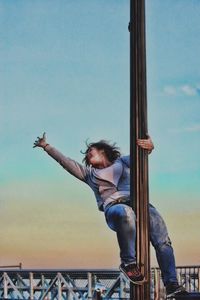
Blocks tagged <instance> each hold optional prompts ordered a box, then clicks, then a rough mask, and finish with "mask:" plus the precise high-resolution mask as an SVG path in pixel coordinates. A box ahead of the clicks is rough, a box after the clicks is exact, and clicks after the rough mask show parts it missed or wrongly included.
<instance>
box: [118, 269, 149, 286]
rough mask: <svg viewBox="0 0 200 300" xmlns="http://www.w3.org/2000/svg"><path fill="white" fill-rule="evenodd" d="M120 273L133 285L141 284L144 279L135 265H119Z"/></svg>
mask: <svg viewBox="0 0 200 300" xmlns="http://www.w3.org/2000/svg"><path fill="white" fill-rule="evenodd" d="M119 269H120V271H122V273H123V274H124V275H125V276H126V277H127V278H128V279H129V280H130V281H131V282H132V283H134V284H140V285H141V284H143V283H144V281H145V279H144V276H143V275H142V273H141V272H140V270H139V268H138V266H137V265H136V264H129V265H127V266H125V264H121V265H120V267H119Z"/></svg>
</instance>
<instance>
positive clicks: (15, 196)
mask: <svg viewBox="0 0 200 300" xmlns="http://www.w3.org/2000/svg"><path fill="white" fill-rule="evenodd" d="M199 15H200V2H199V1H197V0H181V1H180V0H167V1H164V2H163V1H158V0H154V1H148V3H147V5H146V17H147V22H146V23H147V70H148V74H147V75H148V126H149V133H150V135H151V136H152V139H153V141H154V143H155V151H154V153H153V154H152V155H151V157H150V159H149V165H150V168H149V169H150V199H151V202H152V203H153V204H154V205H155V206H156V207H158V208H159V210H160V211H161V213H162V214H163V215H164V217H165V219H166V221H167V223H168V226H169V230H170V233H171V236H172V237H173V240H174V243H175V248H176V249H177V250H176V251H177V257H178V262H180V263H183V262H186V263H198V262H199V260H198V259H199V258H198V254H197V250H195V249H198V248H199V246H200V245H199V239H198V232H197V228H198V227H199V209H200V205H199V192H200V184H199V178H200V159H199V147H200V139H199V133H200V117H199V111H200V79H199V78H200V71H199V70H200V62H199V53H200V43H199V36H200V26H199V25H200V24H199ZM128 23H129V2H128V1H127V0H121V1H119V0H109V1H106V0H101V1H100V0H84V4H83V1H81V0H77V1H72V0H67V1H64V0H63V1H62V0H58V1H51V0H44V1H39V0H38V1H37V0H36V1H32V0H28V1H27V0H26V1H25V0H20V1H5V0H0V41H1V42H0V65H1V67H0V84H1V89H0V134H1V147H0V164H1V169H0V180H1V192H0V207H1V213H0V214H1V218H0V220H1V221H0V224H1V226H0V228H1V230H0V234H1V236H2V239H1V243H2V249H3V255H2V258H1V260H0V264H4V263H13V262H16V261H18V260H22V261H23V263H24V265H25V266H36V267H38V266H44V265H45V266H49V267H51V266H63V264H65V265H66V266H69V265H70V263H71V265H70V266H71V267H73V266H76V265H77V264H78V265H79V266H80V265H82V266H84V264H85V265H86V266H90V265H91V266H98V263H99V260H98V257H101V256H102V255H103V254H106V253H109V256H106V260H105V266H108V267H115V266H116V265H117V263H118V249H117V245H116V240H115V237H114V235H113V233H112V232H109V229H107V228H106V225H105V223H104V219H103V216H102V214H100V213H99V212H98V211H97V207H96V204H95V200H94V197H93V195H92V192H91V191H89V190H88V188H87V187H86V186H84V185H83V184H82V183H79V182H78V181H77V180H75V179H74V178H72V177H70V175H68V174H66V173H65V171H64V170H62V169H61V168H60V167H59V166H58V165H57V164H56V163H55V162H54V161H52V160H51V159H50V158H49V157H47V156H46V155H45V153H43V151H41V149H33V148H32V144H33V142H34V140H35V139H36V137H37V136H38V135H41V134H42V133H43V132H44V131H46V132H47V138H48V142H49V143H51V144H52V145H54V146H55V147H57V148H58V149H59V150H61V151H62V152H63V153H65V154H66V155H67V156H70V157H72V158H74V159H77V160H78V161H81V159H82V155H81V153H80V150H84V142H85V140H86V139H87V138H89V141H93V140H94V141H96V140H99V139H101V138H106V139H108V140H111V141H113V142H114V141H116V142H117V143H118V145H119V146H120V147H121V150H122V152H123V153H127V152H128V151H129V33H128V30H127V26H128ZM75 211H76V214H75V213H74V212H75ZM7 218H9V219H10V220H12V221H10V223H9V225H8V224H7V222H6V220H7ZM52 220H53V221H52ZM91 224H92V226H91ZM179 224H184V225H185V226H184V227H185V232H184V235H185V237H186V238H185V241H182V240H181V238H180V237H181V236H182V235H183V229H182V227H181V226H180V225H179ZM97 228H98V229H100V230H97ZM48 229H49V230H48ZM191 233H192V234H191ZM19 236H20V238H19ZM32 236H33V239H34V242H33V239H32ZM53 236H54V237H55V236H56V237H57V240H56V246H55V242H54V240H53ZM91 236H94V237H96V238H97V242H96V244H95V245H96V246H95V247H96V248H95V252H92V250H91V249H90V251H91V252H90V253H89V254H88V247H87V241H90V237H91ZM66 237H67V238H66ZM76 237H78V238H76ZM102 239H103V240H104V245H103V246H102ZM187 239H190V244H191V245H192V249H193V250H191V253H192V254H191V257H190V258H188V256H187V253H188V251H189V250H188V246H187V245H186V244H187ZM11 240H12V241H13V243H15V245H16V249H18V250H15V251H14V250H11V247H10V243H11V242H10V241H11ZM32 243H33V244H32ZM77 243H79V246H80V247H82V248H81V249H82V253H83V257H85V260H84V262H83V261H80V262H77V258H76V259H75V258H74V254H73V253H74V251H75V250H74V249H76V247H77ZM29 244H30V245H31V247H30V248H31V249H33V250H30V248H28V245H29ZM38 244H40V245H41V247H40V251H38V250H37V247H35V248H34V245H38ZM47 246H48V247H47ZM66 249H68V250H66ZM184 249H185V250H184ZM56 251H57V252H56ZM66 251H69V253H68V255H66ZM195 251H196V252H195ZM55 252H56V253H57V255H55V254H54V253H55ZM20 253H21V254H20ZM26 253H31V255H30V256H31V257H30V256H29V255H27V254H26ZM47 253H48V255H47ZM22 254H23V255H22ZM61 254H62V255H61ZM55 256H57V259H58V256H59V259H58V260H57V261H56V262H55ZM197 260H198V261H197ZM52 261H54V262H52ZM99 267H101V265H99ZM102 267H104V266H102Z"/></svg>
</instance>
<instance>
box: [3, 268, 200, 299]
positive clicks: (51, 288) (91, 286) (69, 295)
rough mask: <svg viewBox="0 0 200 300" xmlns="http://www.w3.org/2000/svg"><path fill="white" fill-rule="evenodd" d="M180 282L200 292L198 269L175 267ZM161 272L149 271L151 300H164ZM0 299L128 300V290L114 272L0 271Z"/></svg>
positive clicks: (124, 280)
mask: <svg viewBox="0 0 200 300" xmlns="http://www.w3.org/2000/svg"><path fill="white" fill-rule="evenodd" d="M177 274H178V279H179V282H180V283H181V284H182V285H183V286H185V287H186V289H187V290H188V291H190V292H200V266H189V267H188V266H187V267H178V268H177ZM165 297H166V296H165V289H164V286H163V284H162V280H161V274H160V270H159V269H158V268H153V269H152V270H151V299H152V300H164V299H165ZM0 299H4V300H6V299H12V300H17V299H18V300H19V299H21V300H22V299H23V300H53V299H55V300H56V299H57V300H66V299H67V300H80V299H81V300H86V299H90V300H91V299H92V300H94V299H107V300H108V299H115V300H118V299H121V300H122V299H124V300H125V299H130V286H129V282H128V281H127V279H126V278H125V277H124V275H123V274H122V273H120V272H119V271H116V270H6V269H4V270H0Z"/></svg>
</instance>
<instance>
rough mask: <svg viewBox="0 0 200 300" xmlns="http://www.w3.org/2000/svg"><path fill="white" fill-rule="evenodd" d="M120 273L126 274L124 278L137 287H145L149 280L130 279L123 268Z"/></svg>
mask: <svg viewBox="0 0 200 300" xmlns="http://www.w3.org/2000/svg"><path fill="white" fill-rule="evenodd" d="M119 269H120V271H121V272H122V273H123V274H124V276H125V277H126V278H127V279H128V280H129V281H131V282H132V283H133V284H135V285H143V284H144V283H145V282H147V280H146V279H145V278H144V279H143V280H140V281H133V280H132V279H130V277H128V275H127V274H126V272H125V271H124V270H123V269H122V268H121V267H119Z"/></svg>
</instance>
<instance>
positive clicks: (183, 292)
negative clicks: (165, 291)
mask: <svg viewBox="0 0 200 300" xmlns="http://www.w3.org/2000/svg"><path fill="white" fill-rule="evenodd" d="M187 294H188V293H187V291H185V290H182V289H180V290H177V291H175V292H173V293H171V294H169V295H167V297H166V299H170V298H172V297H175V296H178V295H180V296H184V295H187Z"/></svg>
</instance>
